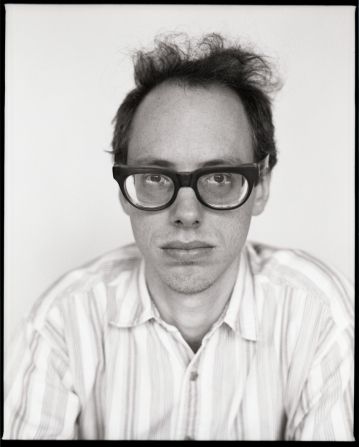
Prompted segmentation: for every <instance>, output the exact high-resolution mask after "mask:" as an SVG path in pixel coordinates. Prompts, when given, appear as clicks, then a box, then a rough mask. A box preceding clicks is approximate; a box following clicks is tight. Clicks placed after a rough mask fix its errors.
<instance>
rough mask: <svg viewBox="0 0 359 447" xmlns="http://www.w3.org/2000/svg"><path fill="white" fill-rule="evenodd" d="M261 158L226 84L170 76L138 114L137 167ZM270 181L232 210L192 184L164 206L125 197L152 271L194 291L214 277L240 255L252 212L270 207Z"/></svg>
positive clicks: (131, 155) (133, 151) (131, 159)
mask: <svg viewBox="0 0 359 447" xmlns="http://www.w3.org/2000/svg"><path fill="white" fill-rule="evenodd" d="M253 161H254V154H253V149H252V141H251V130H250V127H249V123H248V120H247V117H246V113H245V110H244V108H243V106H242V103H241V101H240V99H239V98H238V96H237V95H236V94H235V93H234V92H232V91H231V90H230V89H227V88H225V87H220V86H211V87H206V88H202V87H199V88H192V87H183V86H179V85H175V84H170V83H164V84H162V85H160V86H159V87H157V88H155V89H154V90H152V91H151V92H150V93H149V94H148V95H147V96H146V97H145V99H144V100H143V102H142V103H141V105H140V106H139V108H138V110H137V112H136V114H135V117H134V121H133V127H132V132H131V138H130V143H129V148H128V158H127V163H128V165H130V166H148V165H152V166H153V165H159V164H160V163H165V164H166V166H168V167H171V168H173V169H175V170H177V171H192V170H195V169H198V168H200V167H204V166H207V165H208V164H213V163H215V164H217V165H218V164H223V165H227V166H228V165H238V164H242V163H251V162H253ZM268 181H269V180H268ZM266 182H267V181H265V182H264V183H265V184H264V183H263V182H262V183H260V184H259V185H258V186H257V187H256V188H254V190H253V191H252V194H251V196H250V198H249V199H248V200H247V202H246V203H245V204H244V205H242V206H241V207H240V208H237V209H234V210H226V211H218V210H213V209H210V208H207V207H205V206H204V205H202V204H201V203H200V202H199V201H198V200H197V198H196V196H195V192H194V191H193V190H192V189H191V188H189V187H183V188H180V190H179V191H178V195H177V198H176V200H175V202H174V203H173V204H172V205H171V206H170V207H168V208H166V209H164V210H161V211H142V210H139V209H136V208H134V207H133V206H132V205H130V204H129V203H128V202H127V201H126V200H125V199H124V198H123V197H122V198H121V201H122V205H123V207H124V209H125V211H126V213H127V214H128V215H129V216H130V219H131V224H132V229H133V233H134V237H135V240H136V242H137V245H138V247H139V249H140V250H141V252H142V253H143V255H144V258H145V260H146V275H147V278H149V277H151V279H152V280H153V279H155V280H156V281H159V283H162V284H163V285H165V286H167V287H169V288H170V289H172V290H175V291H177V292H180V293H186V294H191V293H199V292H201V291H204V290H206V289H207V288H208V287H210V286H211V285H212V284H214V283H215V282H216V280H218V279H219V278H220V277H221V275H222V274H223V273H224V272H225V271H226V270H227V269H228V268H230V267H233V266H234V265H235V263H236V262H237V260H238V256H239V254H240V252H241V250H242V247H243V245H244V243H245V240H246V237H247V233H248V230H249V225H250V220H251V217H252V215H254V214H259V213H260V212H261V211H262V210H263V208H264V205H265V202H266V198H267V194H268V187H267V186H268V184H267V183H266ZM263 185H264V186H263ZM189 243H191V244H194V245H193V246H194V247H195V248H191V247H192V246H191V245H186V244H189Z"/></svg>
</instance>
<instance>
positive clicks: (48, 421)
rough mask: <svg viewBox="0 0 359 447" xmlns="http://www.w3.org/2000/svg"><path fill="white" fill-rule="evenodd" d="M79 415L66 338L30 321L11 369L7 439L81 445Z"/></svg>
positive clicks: (8, 362) (14, 351) (7, 372)
mask: <svg viewBox="0 0 359 447" xmlns="http://www.w3.org/2000/svg"><path fill="white" fill-rule="evenodd" d="M79 410H80V404H79V399H78V396H77V395H76V393H75V391H74V388H73V380H72V377H71V373H70V368H69V360H68V356H67V353H66V348H65V344H64V342H63V337H62V336H61V333H60V332H59V330H58V328H55V327H54V326H50V324H47V325H44V326H43V327H41V328H38V327H35V325H34V324H33V322H32V321H31V320H30V319H29V320H28V321H27V322H26V324H24V326H23V328H22V330H21V331H20V332H19V333H18V335H17V336H16V338H15V340H14V341H13V342H12V346H11V348H10V350H9V354H8V355H7V360H6V364H5V374H4V434H3V439H50V440H51V439H76V438H77V428H76V419H77V417H78V414H79Z"/></svg>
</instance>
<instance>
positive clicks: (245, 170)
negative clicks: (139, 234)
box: [112, 155, 269, 211]
mask: <svg viewBox="0 0 359 447" xmlns="http://www.w3.org/2000/svg"><path fill="white" fill-rule="evenodd" d="M268 162H269V155H267V156H266V157H265V158H263V159H262V160H260V161H259V162H257V163H246V164H242V165H239V166H210V167H205V168H199V169H196V170H194V171H190V172H177V171H175V170H173V169H169V168H161V167H159V166H139V167H136V166H129V165H125V164H121V163H115V164H114V165H113V167H112V175H113V178H114V179H115V180H116V182H117V183H118V184H119V186H120V189H121V191H122V194H123V195H124V197H125V198H126V200H127V201H128V202H129V203H130V204H131V205H132V206H134V207H135V208H138V209H140V210H143V211H160V210H163V209H165V208H168V207H169V206H171V205H172V203H173V202H174V201H175V200H176V198H177V194H178V190H179V189H180V188H182V187H190V188H192V189H193V191H194V192H195V194H196V197H197V199H198V201H199V202H200V203H202V205H204V206H206V207H208V208H211V209H213V210H216V211H228V210H233V209H235V208H239V207H240V206H242V205H243V204H244V203H245V202H246V201H247V200H248V198H249V196H250V195H251V192H252V190H253V187H254V186H255V185H257V184H258V181H259V180H260V178H261V177H263V176H264V175H265V174H266V173H267V172H268V170H269V168H268ZM216 172H218V173H223V172H234V173H237V174H241V175H243V177H245V178H246V180H247V182H248V191H247V193H246V195H245V196H244V198H243V200H242V202H241V203H239V205H234V206H232V207H228V208H222V207H215V206H212V205H209V204H208V203H207V202H205V201H204V200H203V199H202V197H201V195H200V193H199V192H198V189H197V181H198V179H199V178H200V177H201V176H202V175H206V174H214V173H216ZM146 173H147V174H162V175H165V176H167V177H169V178H170V179H171V180H172V181H173V185H174V191H173V196H172V198H171V199H170V200H169V201H168V202H167V203H165V204H164V205H161V206H157V207H151V208H150V207H144V206H141V205H138V204H136V203H134V202H132V201H131V198H130V197H129V195H128V194H127V191H126V188H125V180H126V178H127V177H129V176H130V175H133V174H146Z"/></svg>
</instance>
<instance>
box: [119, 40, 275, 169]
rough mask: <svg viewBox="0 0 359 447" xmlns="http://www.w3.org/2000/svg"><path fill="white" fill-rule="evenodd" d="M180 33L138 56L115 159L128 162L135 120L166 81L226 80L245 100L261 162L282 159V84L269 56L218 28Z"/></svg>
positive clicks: (222, 82)
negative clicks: (276, 114) (278, 134)
mask: <svg viewBox="0 0 359 447" xmlns="http://www.w3.org/2000/svg"><path fill="white" fill-rule="evenodd" d="M178 37H179V36H178V35H177V36H173V35H172V36H171V35H170V36H167V37H165V38H163V39H159V38H157V39H155V45H156V46H155V48H154V49H153V50H150V51H137V52H136V53H135V55H134V78H135V85H136V87H135V88H134V89H133V90H131V91H130V92H129V93H128V94H127V96H126V97H125V99H124V101H123V102H122V104H121V105H120V107H119V109H118V111H117V113H116V116H115V118H114V120H113V123H114V135H113V140H112V151H111V153H112V154H113V155H114V161H115V162H120V163H126V161H127V151H128V143H129V139H130V136H131V135H130V134H131V124H132V121H133V118H134V115H135V113H136V110H137V108H138V106H139V105H140V104H141V101H142V100H143V99H144V98H145V96H146V95H147V94H148V93H149V92H150V91H151V90H152V89H153V88H155V87H156V86H158V85H159V84H161V83H163V82H168V81H172V82H175V83H179V84H181V85H184V86H189V87H192V86H193V87H198V86H201V87H206V86H210V85H221V86H226V87H228V88H230V89H232V90H233V91H234V92H235V93H236V94H237V95H238V96H239V98H240V99H241V101H242V104H243V106H244V109H245V111H246V114H247V117H248V120H249V123H250V127H251V131H252V143H253V150H254V157H255V160H256V161H259V160H261V159H263V158H264V157H265V156H266V155H268V154H269V169H272V168H273V166H274V165H275V164H276V162H277V149H276V144H275V140H274V125H273V119H272V110H271V108H272V104H271V97H270V94H271V93H273V92H274V91H275V90H277V89H278V88H279V86H280V81H279V79H278V78H277V79H275V76H274V73H273V69H272V68H271V65H270V64H269V63H268V62H267V60H266V57H265V56H261V55H259V54H256V53H255V52H253V51H250V50H248V49H245V48H243V47H242V46H241V45H239V44H238V43H237V44H227V42H226V41H225V39H224V38H223V37H222V36H221V35H220V34H216V33H212V34H207V35H205V36H204V37H203V38H202V39H201V40H199V41H197V42H195V43H193V41H190V40H189V39H188V38H186V39H185V41H184V43H183V42H182V45H179V44H177V43H176V42H175V41H174V40H175V38H178Z"/></svg>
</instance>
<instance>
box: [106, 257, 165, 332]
mask: <svg viewBox="0 0 359 447" xmlns="http://www.w3.org/2000/svg"><path fill="white" fill-rule="evenodd" d="M157 316H158V311H157V309H156V308H155V305H154V303H153V301H152V300H151V298H150V295H149V293H148V289H147V286H146V280H145V263H144V259H143V258H140V259H138V260H136V264H135V265H134V266H133V267H132V268H130V269H129V270H125V271H123V272H121V273H120V274H119V276H118V277H117V278H116V279H115V280H114V281H112V282H111V283H110V284H109V288H108V321H109V323H111V324H114V325H116V326H119V327H133V326H137V325H139V324H142V323H145V322H146V321H148V320H151V319H152V318H156V317H157Z"/></svg>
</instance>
